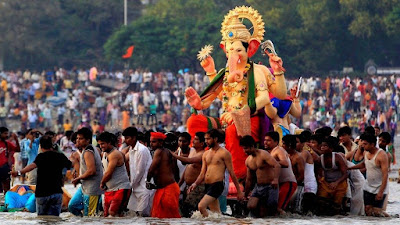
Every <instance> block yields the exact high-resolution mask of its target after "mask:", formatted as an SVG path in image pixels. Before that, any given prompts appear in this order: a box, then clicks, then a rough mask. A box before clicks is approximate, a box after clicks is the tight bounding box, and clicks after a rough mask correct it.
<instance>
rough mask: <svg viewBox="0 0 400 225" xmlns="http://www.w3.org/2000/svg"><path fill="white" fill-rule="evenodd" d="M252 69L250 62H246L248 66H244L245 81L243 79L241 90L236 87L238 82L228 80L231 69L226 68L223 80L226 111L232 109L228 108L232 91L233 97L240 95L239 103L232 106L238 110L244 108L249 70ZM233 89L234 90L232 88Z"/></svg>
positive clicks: (223, 100) (223, 102)
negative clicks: (229, 94)
mask: <svg viewBox="0 0 400 225" xmlns="http://www.w3.org/2000/svg"><path fill="white" fill-rule="evenodd" d="M249 69H250V63H247V64H246V67H245V68H244V71H243V75H244V77H243V81H242V87H241V88H240V89H239V90H236V89H235V87H236V86H237V85H238V83H237V82H234V83H229V82H228V76H229V69H228V68H226V69H225V76H224V80H223V85H222V108H223V110H224V112H228V111H230V110H228V107H229V106H230V105H229V103H228V102H229V97H228V93H231V96H232V97H235V96H237V95H240V97H239V104H238V105H235V106H232V105H231V107H232V108H234V109H236V110H238V109H241V108H243V102H244V97H245V94H246V91H247V71H249ZM232 89H233V90H232Z"/></svg>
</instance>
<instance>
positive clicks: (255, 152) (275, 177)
mask: <svg viewBox="0 0 400 225" xmlns="http://www.w3.org/2000/svg"><path fill="white" fill-rule="evenodd" d="M240 146H242V147H243V150H244V151H245V152H246V154H247V155H248V156H249V157H247V159H246V167H247V176H246V187H245V197H248V196H249V194H250V191H251V188H252V187H253V185H254V183H255V181H256V185H255V187H254V189H253V191H252V194H251V196H250V199H249V201H248V203H247V208H249V210H250V211H251V212H252V214H253V215H254V216H256V217H261V218H262V217H264V216H266V215H275V213H276V208H277V206H278V197H279V189H278V183H279V174H280V170H281V166H280V165H279V163H278V162H277V161H276V160H275V159H274V158H273V157H272V156H271V155H270V154H269V153H268V152H267V151H264V150H260V149H257V148H255V147H254V146H255V141H254V139H253V137H251V136H244V137H243V138H242V139H241V140H240ZM253 178H256V180H255V179H253ZM260 201H261V202H260ZM259 202H260V204H258V203H259ZM267 210H268V211H267Z"/></svg>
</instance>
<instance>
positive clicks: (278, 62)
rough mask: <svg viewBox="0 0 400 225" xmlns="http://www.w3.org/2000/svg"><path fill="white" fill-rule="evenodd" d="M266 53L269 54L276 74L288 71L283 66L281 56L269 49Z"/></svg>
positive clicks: (270, 62)
mask: <svg viewBox="0 0 400 225" xmlns="http://www.w3.org/2000/svg"><path fill="white" fill-rule="evenodd" d="M265 53H266V54H267V55H268V56H269V65H270V66H271V68H272V69H273V70H274V74H275V73H281V72H285V71H286V70H285V68H283V66H282V65H283V61H282V59H281V58H280V57H279V56H277V55H274V54H272V53H269V52H268V51H267V52H265Z"/></svg>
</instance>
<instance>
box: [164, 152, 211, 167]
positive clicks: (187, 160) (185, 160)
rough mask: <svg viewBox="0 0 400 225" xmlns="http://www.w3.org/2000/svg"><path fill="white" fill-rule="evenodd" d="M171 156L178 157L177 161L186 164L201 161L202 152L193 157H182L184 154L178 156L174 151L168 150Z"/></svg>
mask: <svg viewBox="0 0 400 225" xmlns="http://www.w3.org/2000/svg"><path fill="white" fill-rule="evenodd" d="M170 152H171V154H172V156H173V157H174V158H175V159H178V160H179V161H181V162H183V163H187V164H192V163H199V162H201V161H202V158H203V154H201V155H199V156H195V157H190V158H189V157H184V156H179V155H177V154H176V153H174V152H172V151H170Z"/></svg>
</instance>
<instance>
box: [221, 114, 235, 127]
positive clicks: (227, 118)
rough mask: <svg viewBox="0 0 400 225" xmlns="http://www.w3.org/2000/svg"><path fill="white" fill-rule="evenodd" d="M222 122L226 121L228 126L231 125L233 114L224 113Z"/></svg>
mask: <svg viewBox="0 0 400 225" xmlns="http://www.w3.org/2000/svg"><path fill="white" fill-rule="evenodd" d="M221 120H222V121H225V122H226V123H227V124H228V125H231V124H232V122H233V117H232V113H230V112H225V113H223V114H222V116H221Z"/></svg>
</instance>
